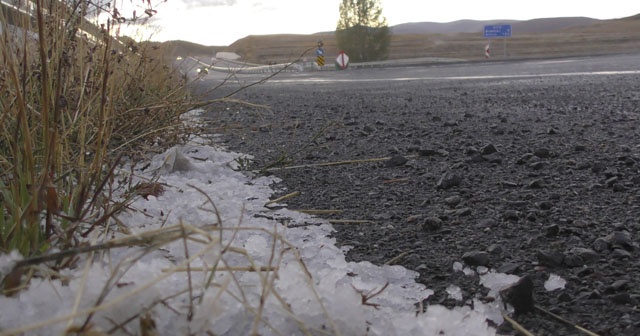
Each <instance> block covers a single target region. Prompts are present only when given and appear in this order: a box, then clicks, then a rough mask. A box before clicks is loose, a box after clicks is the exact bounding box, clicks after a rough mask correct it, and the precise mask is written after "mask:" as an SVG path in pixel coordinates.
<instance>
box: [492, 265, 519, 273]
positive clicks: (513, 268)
mask: <svg viewBox="0 0 640 336" xmlns="http://www.w3.org/2000/svg"><path fill="white" fill-rule="evenodd" d="M521 266H522V265H521V264H518V263H510V262H508V263H504V264H502V265H501V266H500V267H498V268H497V269H496V271H498V273H505V274H515V273H516V272H518V271H519V270H520V267H521Z"/></svg>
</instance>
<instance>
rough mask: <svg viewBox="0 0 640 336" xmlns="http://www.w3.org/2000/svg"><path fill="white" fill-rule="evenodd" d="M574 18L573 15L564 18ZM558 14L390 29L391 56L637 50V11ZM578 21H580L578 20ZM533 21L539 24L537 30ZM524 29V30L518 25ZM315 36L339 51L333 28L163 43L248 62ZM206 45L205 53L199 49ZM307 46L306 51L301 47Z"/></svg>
mask: <svg viewBox="0 0 640 336" xmlns="http://www.w3.org/2000/svg"><path fill="white" fill-rule="evenodd" d="M566 19H567V20H570V21H572V22H574V21H575V18H566ZM559 20H560V18H553V19H537V20H530V21H526V22H531V24H530V25H528V26H527V27H528V29H527V30H526V32H523V33H518V30H516V29H514V36H512V37H511V38H508V39H493V40H487V39H485V38H484V37H483V36H482V32H477V33H451V34H442V33H439V34H433V33H431V34H430V33H421V34H394V35H392V37H391V48H390V54H389V59H403V58H419V57H446V58H459V59H466V60H479V59H484V47H485V45H486V44H487V43H489V42H491V44H492V49H493V55H494V56H495V57H496V58H501V57H505V56H508V57H510V58H528V57H558V56H576V55H595V54H605V53H620V52H631V51H638V50H640V35H638V34H637V32H638V31H640V15H636V16H631V17H627V18H623V19H614V20H592V21H589V22H593V23H591V24H587V25H583V24H578V25H575V26H572V25H564V27H566V28H562V29H555V30H552V31H548V30H547V29H543V28H545V27H547V26H548V25H547V22H549V24H553V26H562V25H560V24H559V23H558V22H559ZM580 22H582V21H580ZM533 23H535V24H536V25H538V26H539V27H540V30H538V31H536V30H535V29H533V28H532V26H533ZM520 31H522V30H520ZM318 40H322V41H323V42H324V50H325V54H326V55H327V57H331V58H332V55H337V53H338V52H339V50H338V48H337V46H336V41H335V36H334V34H333V32H325V33H316V34H311V35H293V34H291V35H260V36H258V35H252V36H247V37H245V38H243V39H240V40H238V41H236V42H234V43H233V44H231V45H230V46H227V47H220V46H218V47H204V46H199V45H195V46H198V47H188V45H187V44H185V43H184V42H182V41H179V42H178V41H173V42H167V43H173V44H180V47H179V48H176V49H175V50H176V51H175V52H176V55H177V54H186V55H194V56H196V55H213V54H215V52H217V51H231V52H235V53H237V54H239V55H241V56H242V59H243V60H244V61H246V62H250V63H261V64H268V63H273V62H276V63H280V62H290V61H293V60H295V59H297V58H298V57H299V56H300V55H301V54H303V53H304V54H305V57H306V58H307V59H313V58H314V57H315V54H314V52H313V49H314V48H315V46H316V43H317V42H318ZM203 51H204V53H203ZM305 51H306V53H305Z"/></svg>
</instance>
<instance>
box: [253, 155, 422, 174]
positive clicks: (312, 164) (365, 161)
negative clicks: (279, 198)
mask: <svg viewBox="0 0 640 336" xmlns="http://www.w3.org/2000/svg"><path fill="white" fill-rule="evenodd" d="M405 157H406V158H408V159H411V158H416V157H418V156H417V155H410V156H405ZM390 159H391V157H389V156H386V157H381V158H372V159H359V160H346V161H335V162H321V163H310V164H304V165H298V166H284V167H272V168H266V169H263V171H276V170H289V169H299V168H314V167H330V166H342V165H348V164H356V163H370V162H381V161H388V160H390Z"/></svg>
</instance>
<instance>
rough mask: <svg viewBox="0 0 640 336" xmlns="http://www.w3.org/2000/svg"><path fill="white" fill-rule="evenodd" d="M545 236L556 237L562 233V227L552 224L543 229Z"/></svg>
mask: <svg viewBox="0 0 640 336" xmlns="http://www.w3.org/2000/svg"><path fill="white" fill-rule="evenodd" d="M542 230H543V231H544V235H545V236H547V237H555V236H557V235H558V233H560V225H558V224H552V225H548V226H545V227H543V228H542Z"/></svg>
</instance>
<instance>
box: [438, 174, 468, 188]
mask: <svg viewBox="0 0 640 336" xmlns="http://www.w3.org/2000/svg"><path fill="white" fill-rule="evenodd" d="M462 180H463V178H462V176H461V175H458V174H455V173H451V172H447V173H444V174H443V175H442V177H440V179H439V180H438V183H437V184H436V188H437V189H451V188H453V187H457V186H459V185H460V184H462Z"/></svg>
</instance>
